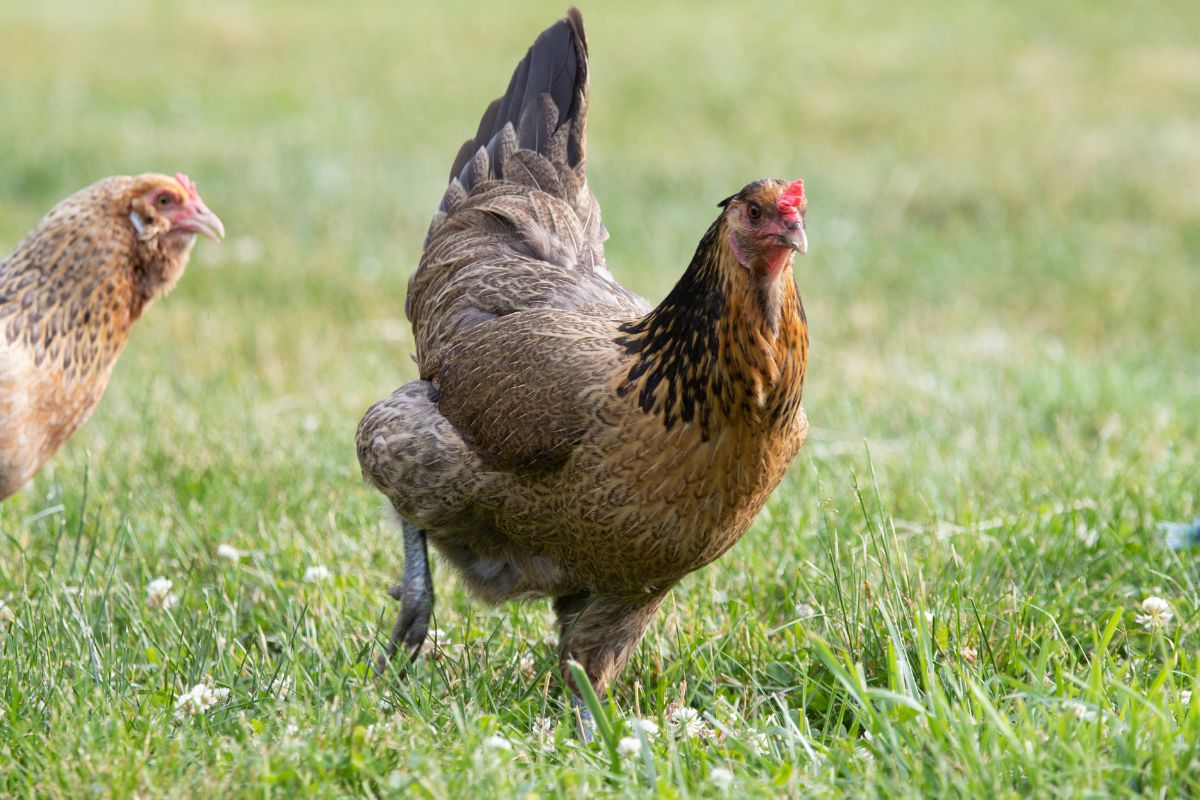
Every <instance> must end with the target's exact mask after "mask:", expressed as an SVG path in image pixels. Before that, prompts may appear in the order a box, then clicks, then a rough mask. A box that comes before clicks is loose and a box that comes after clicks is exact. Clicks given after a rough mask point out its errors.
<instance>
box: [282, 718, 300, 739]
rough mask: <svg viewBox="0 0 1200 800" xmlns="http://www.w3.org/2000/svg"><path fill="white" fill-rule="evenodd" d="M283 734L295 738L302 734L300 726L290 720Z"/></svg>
mask: <svg viewBox="0 0 1200 800" xmlns="http://www.w3.org/2000/svg"><path fill="white" fill-rule="evenodd" d="M283 735H284V736H286V737H288V738H289V739H294V738H295V737H297V736H299V735H300V726H299V725H297V724H296V723H294V722H289V723H288V726H287V727H286V728H284V729H283Z"/></svg>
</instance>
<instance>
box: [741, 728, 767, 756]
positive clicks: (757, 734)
mask: <svg viewBox="0 0 1200 800" xmlns="http://www.w3.org/2000/svg"><path fill="white" fill-rule="evenodd" d="M742 741H744V742H745V743H746V747H747V748H749V750H750V752H751V753H754V755H756V756H761V755H762V754H763V753H765V752H767V750H768V748H769V747H770V746H771V736H770V735H769V734H766V733H763V732H762V731H747V733H746V735H745V736H744V737H742Z"/></svg>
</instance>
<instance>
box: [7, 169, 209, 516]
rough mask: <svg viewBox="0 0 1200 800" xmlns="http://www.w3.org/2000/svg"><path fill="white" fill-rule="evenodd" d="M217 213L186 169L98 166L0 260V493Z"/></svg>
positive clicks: (87, 406)
mask: <svg viewBox="0 0 1200 800" xmlns="http://www.w3.org/2000/svg"><path fill="white" fill-rule="evenodd" d="M196 234H201V235H203V236H207V237H209V238H211V239H213V240H218V239H220V238H221V237H223V236H224V235H225V229H224V227H223V226H222V225H221V220H220V219H218V218H217V216H216V215H215V214H213V213H212V212H211V211H209V210H208V207H207V206H205V205H204V201H203V200H201V199H200V195H199V194H197V192H196V186H195V184H194V183H192V182H191V181H190V180H188V178H187V176H186V175H182V174H180V175H176V176H175V177H174V178H171V177H168V176H166V175H157V174H146V175H138V176H137V177H127V176H120V177H114V178H106V179H104V180H102V181H99V182H98V183H95V184H92V185H91V186H89V187H87V188H86V189H82V190H80V191H78V192H76V193H75V194H73V195H71V196H70V197H68V198H67V199H66V200H63V201H62V202H61V203H59V204H58V205H57V206H55V207H54V208H53V209H51V211H50V213H48V214H47V215H46V216H45V217H44V218H43V219H42V221H41V222H39V223H38V225H37V227H35V228H34V229H33V230H32V231H30V232H29V233H28V234H27V235H26V236H25V238H24V239H22V240H21V242H20V243H19V244H18V245H17V249H16V251H15V252H13V254H12V255H10V256H9V257H8V258H6V259H4V261H3V262H0V500H3V499H4V498H6V497H8V496H9V495H11V494H13V493H14V492H16V491H17V490H18V489H20V488H21V487H22V486H23V485H25V483H27V482H28V481H29V480H30V479H31V478H32V477H33V476H34V475H35V474H36V473H37V471H38V470H39V469H41V468H42V465H43V464H45V463H46V461H47V460H48V459H49V458H50V457H51V456H52V455H54V453H55V451H57V450H58V448H59V447H60V446H61V445H62V444H63V442H65V441H66V440H67V439H68V438H69V437H70V436H71V434H73V433H75V431H76V430H77V429H78V428H79V426H80V425H82V424H83V423H84V422H85V421H87V419H88V417H90V416H91V414H92V411H94V410H95V408H96V405H97V404H98V403H99V402H100V398H101V397H102V396H103V394H104V389H105V387H106V386H107V385H108V379H109V376H110V375H111V374H112V369H113V366H114V365H115V364H116V362H117V357H118V356H119V355H120V354H121V350H122V349H123V348H124V347H125V341H126V339H127V338H128V337H129V329H130V326H132V325H133V323H134V322H136V321H137V319H138V318H139V317H140V316H141V315H142V314H143V313H144V312H145V310H146V309H147V308H149V307H150V305H151V304H152V303H153V302H154V301H155V300H157V299H158V298H159V297H162V296H163V295H164V294H166V293H167V292H168V291H170V290H171V288H172V287H173V286H174V285H175V283H176V282H177V281H178V280H179V278H180V276H181V275H183V271H184V268H185V267H186V266H187V261H188V255H189V254H190V253H191V251H192V245H193V243H194V242H195V239H196Z"/></svg>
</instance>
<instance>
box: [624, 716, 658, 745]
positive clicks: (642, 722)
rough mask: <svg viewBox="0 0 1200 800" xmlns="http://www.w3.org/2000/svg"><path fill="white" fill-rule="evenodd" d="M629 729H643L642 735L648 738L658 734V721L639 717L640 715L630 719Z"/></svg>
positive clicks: (635, 730) (636, 730) (634, 730)
mask: <svg viewBox="0 0 1200 800" xmlns="http://www.w3.org/2000/svg"><path fill="white" fill-rule="evenodd" d="M629 729H630V730H631V731H633V732H634V733H637V732H638V731H641V732H642V735H643V736H645V737H646V739H647V740H649V739H653V738H654V737H656V736H658V723H657V722H655V721H654V720H652V719H639V718H638V717H634V718H633V719H631V720H629Z"/></svg>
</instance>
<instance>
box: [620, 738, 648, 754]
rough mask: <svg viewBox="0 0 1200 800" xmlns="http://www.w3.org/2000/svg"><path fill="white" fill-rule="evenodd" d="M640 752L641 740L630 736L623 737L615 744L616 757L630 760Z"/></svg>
mask: <svg viewBox="0 0 1200 800" xmlns="http://www.w3.org/2000/svg"><path fill="white" fill-rule="evenodd" d="M640 752H642V740H641V739H636V738H634V737H632V736H624V737H622V738H621V741H619V742H617V755H618V756H620V757H621V758H624V759H630V758H633V757H634V756H636V755H637V754H638V753H640Z"/></svg>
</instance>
